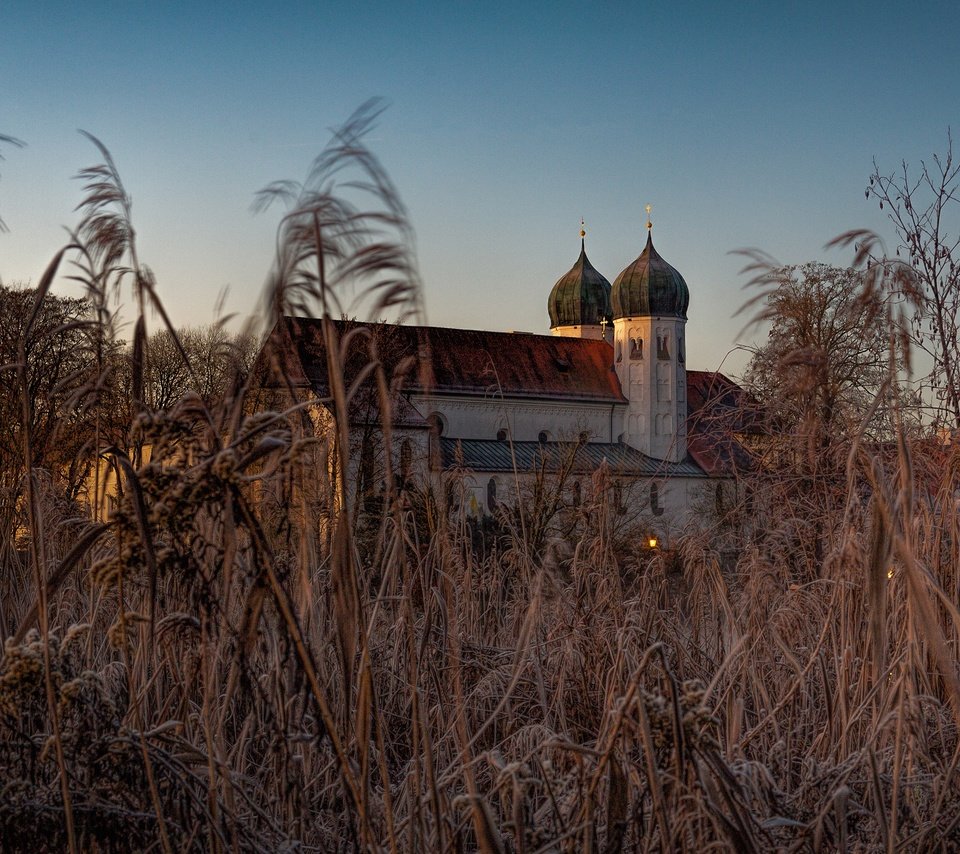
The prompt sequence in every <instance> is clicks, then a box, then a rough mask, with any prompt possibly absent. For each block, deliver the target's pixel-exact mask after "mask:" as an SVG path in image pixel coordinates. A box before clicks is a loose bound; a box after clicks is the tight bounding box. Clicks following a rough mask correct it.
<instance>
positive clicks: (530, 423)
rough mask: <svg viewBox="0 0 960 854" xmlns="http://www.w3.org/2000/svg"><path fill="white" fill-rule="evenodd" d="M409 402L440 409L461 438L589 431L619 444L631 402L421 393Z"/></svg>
mask: <svg viewBox="0 0 960 854" xmlns="http://www.w3.org/2000/svg"><path fill="white" fill-rule="evenodd" d="M410 402H411V403H413V405H414V406H416V408H417V410H418V411H419V412H420V413H421V414H422V415H423V416H424V418H428V417H429V416H430V415H431V414H432V413H434V412H436V413H438V414H439V415H440V417H441V419H442V421H443V435H444V436H450V437H452V438H457V439H496V438H497V433H498V431H500V430H506V431H507V435H508V436H509V437H510V438H511V439H513V440H514V441H516V442H525V441H530V442H535V441H537V440H538V439H539V438H540V433H541V432H545V433H546V434H547V439H548V441H563V440H567V441H573V440H575V439H577V438H578V437H579V436H580V434H581V433H586V434H587V436H588V438H587V441H590V442H616V441H617V438H618V436H619V435H620V433H621V432H623V416H624V413H625V412H626V408H627V407H626V404H622V403H619V404H618V403H572V402H569V401H556V402H554V401H548V400H525V399H522V398H499V397H496V396H494V395H491V396H490V397H487V398H477V397H469V396H467V395H464V396H454V395H430V396H427V395H416V396H413V397H411V399H410Z"/></svg>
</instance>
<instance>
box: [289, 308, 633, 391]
mask: <svg viewBox="0 0 960 854" xmlns="http://www.w3.org/2000/svg"><path fill="white" fill-rule="evenodd" d="M334 327H335V329H336V332H337V335H338V337H339V338H340V339H341V340H344V339H345V338H346V337H347V336H350V337H349V343H348V346H347V348H346V351H345V364H346V368H347V370H346V371H345V375H346V377H347V382H350V381H352V378H353V377H355V376H357V375H358V373H359V371H360V370H361V369H362V367H363V365H364V364H365V363H366V362H367V361H369V347H370V342H371V337H372V339H373V341H374V342H375V344H376V348H377V351H378V353H379V356H380V358H381V360H382V361H383V362H384V364H385V366H386V367H387V374H388V376H392V375H393V374H394V373H396V372H397V370H400V371H401V372H403V371H406V375H405V379H404V383H403V387H404V389H406V390H416V391H426V390H429V391H431V392H432V393H434V394H474V395H476V394H480V395H499V394H502V395H503V396H504V397H536V398H553V399H556V400H570V401H590V402H593V401H596V402H601V403H625V402H626V400H625V398H624V397H623V394H622V393H621V391H620V383H619V381H618V380H617V375H616V372H615V371H614V369H613V348H612V347H610V345H609V344H607V343H606V342H605V341H591V340H587V339H584V338H561V337H555V336H551V335H533V334H531V333H528V332H484V331H478V330H472V329H446V328H443V327H436V326H396V325H393V324H361V323H357V322H354V321H342V320H338V321H334ZM369 330H373V333H372V335H371V333H370V332H369ZM270 340H271V341H273V342H275V343H276V344H278V345H279V348H278V349H279V350H280V351H281V354H282V355H281V356H280V357H279V359H278V360H277V361H278V363H279V364H280V365H282V366H283V368H284V370H286V371H287V372H288V376H290V377H291V378H294V377H296V378H300V379H303V380H306V381H307V383H308V384H309V385H311V386H312V387H313V388H314V389H315V390H316V391H317V393H318V394H320V395H321V396H324V395H326V394H328V383H327V360H326V348H325V346H324V341H323V325H322V321H320V320H316V319H312V318H294V317H284V318H283V319H282V320H281V321H280V323H278V325H277V327H276V328H275V329H274V330H273V332H272V333H271V336H270ZM294 351H295V352H296V358H295V359H291V358H290V355H292V352H294ZM418 355H421V356H422V357H423V358H422V359H421V360H420V361H419V364H417V362H418V360H417V359H416V358H414V357H416V356H418Z"/></svg>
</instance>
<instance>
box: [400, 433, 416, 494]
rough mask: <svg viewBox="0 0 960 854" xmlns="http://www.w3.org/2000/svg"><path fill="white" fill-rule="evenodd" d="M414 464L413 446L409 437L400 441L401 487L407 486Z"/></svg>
mask: <svg viewBox="0 0 960 854" xmlns="http://www.w3.org/2000/svg"><path fill="white" fill-rule="evenodd" d="M412 466H413V446H412V445H411V444H410V440H409V439H404V440H403V441H402V442H401V443H400V488H401V489H402V488H403V487H404V486H406V484H407V482H408V481H409V480H410V469H411V467H412Z"/></svg>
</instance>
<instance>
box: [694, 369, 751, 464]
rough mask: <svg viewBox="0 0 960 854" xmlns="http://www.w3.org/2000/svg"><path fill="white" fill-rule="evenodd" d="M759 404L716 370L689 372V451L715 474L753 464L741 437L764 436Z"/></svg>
mask: <svg viewBox="0 0 960 854" xmlns="http://www.w3.org/2000/svg"><path fill="white" fill-rule="evenodd" d="M761 420H762V412H761V410H760V407H759V404H758V403H757V401H756V400H755V399H754V398H753V396H752V395H750V394H749V393H748V392H746V391H744V389H742V388H741V387H740V386H739V385H737V384H736V383H735V382H734V381H733V380H731V379H730V378H729V377H726V376H724V375H723V374H721V373H718V372H716V371H687V451H688V453H689V454H690V456H691V457H693V459H694V460H696V461H697V464H698V465H700V467H701V468H703V469H704V470H705V471H706V472H708V473H709V474H712V475H727V474H733V473H734V472H735V471H745V470H747V469H749V468H750V467H751V466H752V465H753V459H752V457H751V455H750V453H749V452H748V451H747V449H746V448H745V447H744V446H743V444H742V443H741V442H740V441H739V440H738V436H743V435H751V434H762V432H763V431H762V429H761Z"/></svg>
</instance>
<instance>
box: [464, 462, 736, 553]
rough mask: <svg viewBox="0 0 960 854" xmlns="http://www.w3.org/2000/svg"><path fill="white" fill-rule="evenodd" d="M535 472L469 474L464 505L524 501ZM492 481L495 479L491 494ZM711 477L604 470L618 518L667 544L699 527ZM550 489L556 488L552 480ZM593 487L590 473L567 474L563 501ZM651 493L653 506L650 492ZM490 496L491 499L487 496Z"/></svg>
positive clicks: (491, 507)
mask: <svg viewBox="0 0 960 854" xmlns="http://www.w3.org/2000/svg"><path fill="white" fill-rule="evenodd" d="M536 477H537V475H535V474H533V473H529V472H524V473H517V474H514V473H513V472H505V473H496V474H490V473H473V474H469V475H467V478H466V482H465V484H464V491H463V496H464V497H463V501H464V510H465V511H466V512H467V513H468V514H469V515H472V516H476V517H478V518H479V517H480V516H483V515H487V514H490V513H491V512H495V506H496V504H498V503H502V504H506V505H512V504H516V503H517V501H518V500H524V499H525V498H526V497H527V496H528V494H529V493H530V492H531V491H532V487H533V485H534V482H535V480H536ZM491 482H492V483H493V484H494V486H493V490H492V493H491V487H490V484H491ZM716 483H717V481H716V479H713V478H693V477H690V478H683V477H674V478H656V479H653V478H636V479H634V478H629V477H623V476H620V477H618V476H617V475H616V474H614V473H612V472H611V473H610V474H609V478H608V482H607V499H606V500H607V501H608V502H609V506H610V507H611V509H612V511H613V512H614V513H615V514H616V515H617V517H618V518H620V519H621V520H623V521H625V522H628V523H631V524H636V525H637V526H638V528H640V529H642V530H644V531H646V532H648V533H650V534H653V535H655V536H656V537H657V539H658V541H659V543H660V545H662V546H663V547H666V548H670V547H672V546H673V545H675V544H676V541H677V538H678V537H679V536H681V535H682V534H684V533H689V532H692V531H696V530H699V529H702V528H703V526H704V522H705V520H706V518H708V514H709V513H710V512H712V511H711V508H712V506H713V503H714V500H715V499H714V490H715V488H716ZM552 486H553V488H561V487H560V485H559V484H556V482H554V483H553V484H552ZM592 488H593V475H591V474H586V473H582V474H571V475H570V476H569V477H568V478H567V480H566V482H565V483H564V484H563V485H562V492H563V496H564V500H565V502H566V503H567V504H568V505H572V504H574V502H575V501H576V498H575V496H576V495H577V494H578V493H579V495H580V496H581V500H583V497H584V496H586V495H587V494H588V493H589V490H591V489H592ZM654 491H655V492H656V506H654V505H653V503H652V501H651V499H652V497H653V496H652V493H653V492H654ZM491 495H492V496H494V500H493V501H491Z"/></svg>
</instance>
